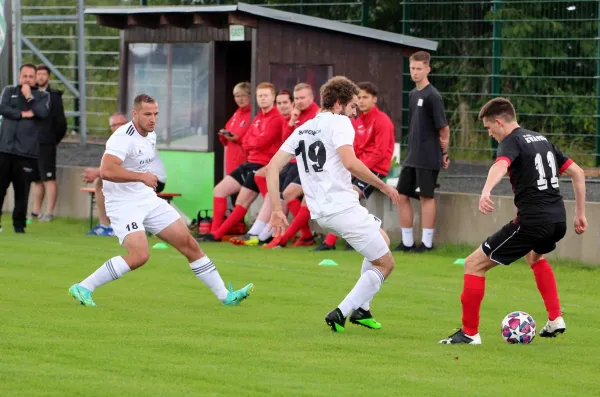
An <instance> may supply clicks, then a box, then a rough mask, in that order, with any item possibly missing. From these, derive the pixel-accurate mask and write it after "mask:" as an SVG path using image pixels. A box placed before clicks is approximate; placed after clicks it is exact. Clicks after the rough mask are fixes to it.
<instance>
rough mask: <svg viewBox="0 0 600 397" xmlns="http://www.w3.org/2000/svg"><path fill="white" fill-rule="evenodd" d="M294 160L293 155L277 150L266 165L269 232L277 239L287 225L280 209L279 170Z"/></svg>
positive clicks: (285, 217)
mask: <svg viewBox="0 0 600 397" xmlns="http://www.w3.org/2000/svg"><path fill="white" fill-rule="evenodd" d="M292 158H294V155H293V154H291V153H288V152H285V151H283V150H278V151H277V153H275V156H273V158H272V159H271V161H270V162H269V164H268V165H267V189H268V194H269V198H270V199H271V205H272V207H271V208H272V213H271V220H270V222H269V223H270V224H271V230H273V236H274V237H277V236H279V235H281V234H283V233H284V232H285V227H286V226H287V225H288V222H287V216H285V214H284V213H283V210H282V209H281V199H280V197H279V194H280V193H279V173H280V172H281V169H282V168H283V167H284V166H285V165H286V164H287V163H289V162H290V160H291V159H292Z"/></svg>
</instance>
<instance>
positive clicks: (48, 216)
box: [40, 213, 54, 222]
mask: <svg viewBox="0 0 600 397" xmlns="http://www.w3.org/2000/svg"><path fill="white" fill-rule="evenodd" d="M53 218H54V215H52V214H46V213H43V214H41V215H40V222H50V221H51V220H52V219H53Z"/></svg>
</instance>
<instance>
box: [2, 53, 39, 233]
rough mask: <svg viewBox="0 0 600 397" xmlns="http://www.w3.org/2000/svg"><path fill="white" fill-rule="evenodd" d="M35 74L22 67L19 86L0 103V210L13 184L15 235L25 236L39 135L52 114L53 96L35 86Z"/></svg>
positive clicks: (6, 91)
mask: <svg viewBox="0 0 600 397" xmlns="http://www.w3.org/2000/svg"><path fill="white" fill-rule="evenodd" d="M36 70H37V68H36V66H35V65H33V64H29V63H28V64H24V65H22V66H21V68H20V71H19V85H17V86H7V87H5V88H4V90H3V91H2V96H1V100H0V115H1V116H2V118H3V119H2V127H1V128H0V209H1V208H2V206H3V204H4V197H5V196H6V191H7V190H8V186H9V185H10V183H11V182H12V184H13V189H14V191H15V208H14V211H13V226H14V229H15V233H25V225H26V221H27V202H28V199H29V187H30V185H31V182H32V181H33V172H34V171H35V168H36V166H37V165H36V162H37V158H38V156H39V146H40V134H41V133H42V131H43V123H44V121H43V120H44V119H46V118H47V117H48V115H49V113H50V95H48V93H47V92H45V91H40V90H38V89H37V87H36V85H35V77H36V76H35V75H36ZM0 230H2V228H1V227H0Z"/></svg>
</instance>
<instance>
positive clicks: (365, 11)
mask: <svg viewBox="0 0 600 397" xmlns="http://www.w3.org/2000/svg"><path fill="white" fill-rule="evenodd" d="M370 1H371V0H363V2H362V7H361V8H362V10H361V12H362V15H361V16H362V18H361V20H362V21H361V25H362V26H367V25H369V2H370Z"/></svg>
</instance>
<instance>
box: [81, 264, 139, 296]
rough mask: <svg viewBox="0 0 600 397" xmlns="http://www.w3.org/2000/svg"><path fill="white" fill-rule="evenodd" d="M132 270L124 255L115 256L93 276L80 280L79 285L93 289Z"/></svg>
mask: <svg viewBox="0 0 600 397" xmlns="http://www.w3.org/2000/svg"><path fill="white" fill-rule="evenodd" d="M130 270H131V269H130V268H129V265H128V264H127V262H125V260H124V259H123V258H122V257H120V256H115V257H114V258H110V259H109V260H107V261H106V262H105V263H104V265H102V266H100V268H98V270H96V271H95V272H94V273H92V275H91V276H89V277H88V278H86V279H85V280H83V281H82V282H80V283H79V285H81V286H82V287H83V288H86V289H89V290H90V291H93V290H95V289H96V288H98V287H100V286H101V285H104V284H106V283H108V282H110V281H113V280H116V279H118V278H119V277H121V276H122V275H124V274H125V273H127V272H129V271H130Z"/></svg>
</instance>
